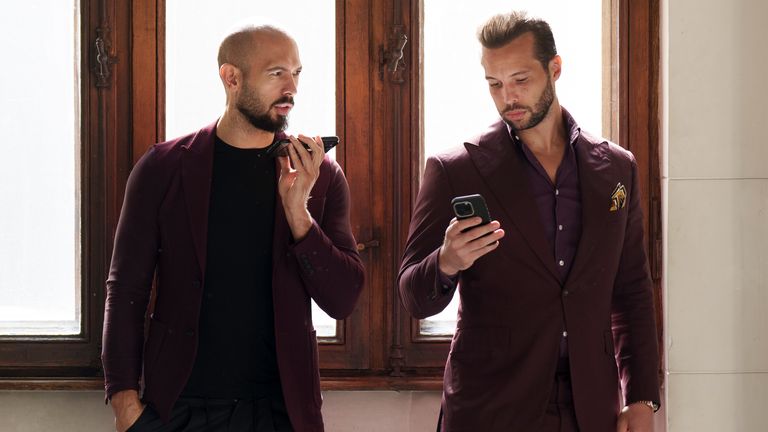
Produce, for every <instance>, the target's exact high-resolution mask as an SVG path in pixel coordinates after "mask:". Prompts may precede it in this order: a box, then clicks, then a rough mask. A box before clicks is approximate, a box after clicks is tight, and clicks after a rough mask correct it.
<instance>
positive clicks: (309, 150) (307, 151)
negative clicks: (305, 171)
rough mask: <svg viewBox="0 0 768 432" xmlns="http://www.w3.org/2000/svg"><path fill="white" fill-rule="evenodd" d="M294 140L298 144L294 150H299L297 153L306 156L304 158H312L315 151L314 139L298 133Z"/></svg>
mask: <svg viewBox="0 0 768 432" xmlns="http://www.w3.org/2000/svg"><path fill="white" fill-rule="evenodd" d="M296 141H297V142H298V144H299V145H298V147H297V150H296V151H297V152H299V154H300V155H302V156H307V158H306V160H312V158H313V156H314V154H315V152H316V151H317V146H316V144H315V141H314V140H313V139H312V138H310V137H308V136H306V135H302V134H299V136H298V137H296ZM321 153H322V151H321ZM304 159H305V158H302V160H304Z"/></svg>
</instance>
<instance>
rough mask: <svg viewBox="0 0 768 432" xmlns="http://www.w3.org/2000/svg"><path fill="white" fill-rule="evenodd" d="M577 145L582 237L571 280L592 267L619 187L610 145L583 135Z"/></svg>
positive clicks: (570, 275) (571, 272)
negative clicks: (611, 162) (588, 138)
mask: <svg viewBox="0 0 768 432" xmlns="http://www.w3.org/2000/svg"><path fill="white" fill-rule="evenodd" d="M579 140H580V142H579V143H578V144H577V145H576V159H577V161H576V162H577V165H578V168H579V188H580V189H581V214H582V217H581V221H582V222H581V224H582V225H581V238H580V240H579V246H578V247H577V249H576V256H575V259H574V263H573V267H572V268H571V271H570V274H569V276H568V281H569V282H570V281H573V280H576V279H577V278H578V277H579V276H580V274H581V273H582V272H583V270H584V269H585V268H586V267H587V264H589V259H590V256H591V255H592V252H594V251H595V249H596V248H597V246H598V245H599V243H600V241H601V240H602V239H603V238H604V237H605V235H604V228H605V225H604V224H605V221H606V218H607V217H608V215H609V208H610V197H611V192H612V191H613V190H614V189H615V188H616V183H615V181H614V180H615V178H614V176H613V175H612V171H611V169H610V167H611V164H610V157H609V152H608V148H607V147H608V143H606V142H602V143H600V144H595V143H592V142H590V141H588V140H586V139H585V138H584V137H583V136H581V137H579Z"/></svg>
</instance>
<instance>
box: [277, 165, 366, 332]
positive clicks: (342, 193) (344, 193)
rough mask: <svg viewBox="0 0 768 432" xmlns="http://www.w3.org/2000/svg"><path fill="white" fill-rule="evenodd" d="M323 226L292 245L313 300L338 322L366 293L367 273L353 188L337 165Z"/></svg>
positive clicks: (332, 172) (315, 226)
mask: <svg viewBox="0 0 768 432" xmlns="http://www.w3.org/2000/svg"><path fill="white" fill-rule="evenodd" d="M330 167H331V168H330V180H329V186H328V190H327V192H326V195H325V209H324V213H323V218H322V219H323V220H322V223H321V224H318V223H317V221H315V220H313V221H312V227H311V228H310V230H309V232H308V233H307V235H306V237H304V238H303V239H302V240H301V241H299V242H297V243H295V244H293V245H292V249H293V253H294V255H295V257H296V259H297V260H298V264H299V269H300V275H301V279H302V281H303V283H304V288H305V289H306V290H307V293H308V294H309V296H310V297H312V299H313V300H314V301H315V302H316V303H317V305H318V306H320V308H321V309H322V310H324V311H325V312H326V313H327V314H328V315H330V316H331V317H332V318H334V319H337V320H338V319H344V318H346V317H348V316H349V315H350V314H351V313H352V310H353V309H354V307H355V303H357V299H358V297H359V296H360V292H361V291H362V289H363V281H364V277H365V275H364V270H363V263H362V261H361V260H360V255H359V254H358V252H357V242H355V238H354V236H353V235H352V227H351V225H350V221H349V213H350V198H349V185H348V184H347V180H346V178H345V177H344V173H342V171H341V168H340V167H339V166H338V164H337V163H336V162H332V163H331V164H330Z"/></svg>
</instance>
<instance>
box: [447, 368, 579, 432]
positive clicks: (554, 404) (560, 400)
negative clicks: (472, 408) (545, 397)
mask: <svg viewBox="0 0 768 432" xmlns="http://www.w3.org/2000/svg"><path fill="white" fill-rule="evenodd" d="M569 369H570V368H569V365H568V358H567V357H565V358H561V359H560V361H559V363H558V367H557V375H556V376H555V380H554V382H553V383H552V390H551V391H550V394H549V403H548V404H547V411H546V413H545V414H544V422H543V424H542V427H541V429H539V430H538V431H537V432H579V427H578V424H577V423H576V411H574V409H573V389H572V388H571V376H570V372H569ZM442 423H443V410H442V409H441V410H440V417H439V418H438V420H437V432H441V425H442ZM509 432H518V431H509ZM519 432H528V431H519Z"/></svg>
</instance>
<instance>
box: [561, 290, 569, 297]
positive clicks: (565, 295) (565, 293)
mask: <svg viewBox="0 0 768 432" xmlns="http://www.w3.org/2000/svg"><path fill="white" fill-rule="evenodd" d="M568 294H570V293H569V292H568V290H563V292H562V296H563V297H568Z"/></svg>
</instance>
